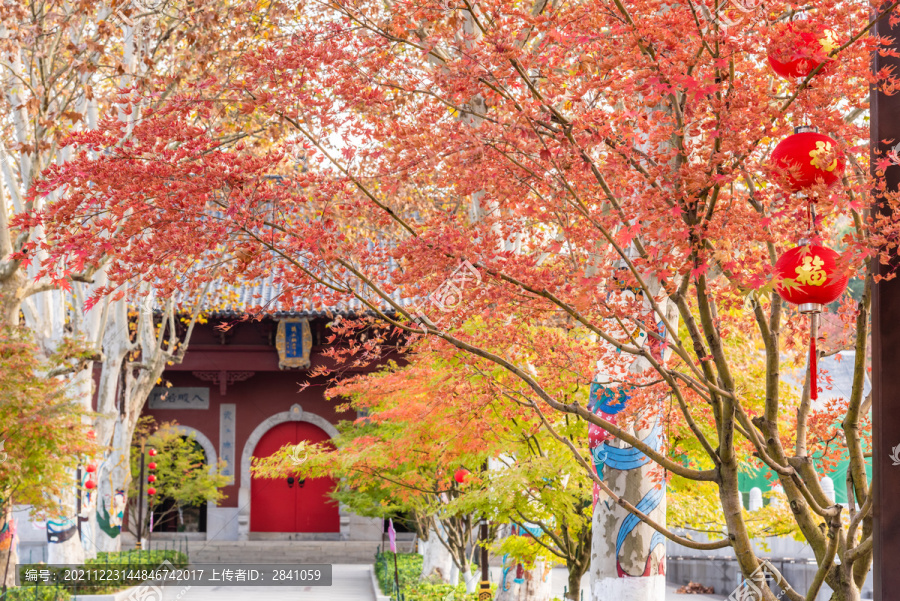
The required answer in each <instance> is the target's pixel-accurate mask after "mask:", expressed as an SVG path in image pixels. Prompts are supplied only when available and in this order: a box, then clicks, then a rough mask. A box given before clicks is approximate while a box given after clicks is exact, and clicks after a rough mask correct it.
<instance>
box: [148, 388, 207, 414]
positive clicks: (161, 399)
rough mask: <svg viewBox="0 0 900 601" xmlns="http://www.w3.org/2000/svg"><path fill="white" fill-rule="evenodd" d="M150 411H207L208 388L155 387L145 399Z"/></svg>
mask: <svg viewBox="0 0 900 601" xmlns="http://www.w3.org/2000/svg"><path fill="white" fill-rule="evenodd" d="M147 405H148V407H149V408H150V409H209V388H205V387H198V388H178V387H173V388H166V387H164V386H157V387H156V388H154V389H153V390H152V391H150V397H149V398H148V399H147Z"/></svg>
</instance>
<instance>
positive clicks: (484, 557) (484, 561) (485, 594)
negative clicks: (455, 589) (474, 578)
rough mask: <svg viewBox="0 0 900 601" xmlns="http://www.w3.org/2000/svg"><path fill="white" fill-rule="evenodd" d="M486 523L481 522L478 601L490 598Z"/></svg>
mask: <svg viewBox="0 0 900 601" xmlns="http://www.w3.org/2000/svg"><path fill="white" fill-rule="evenodd" d="M487 542H488V523H487V519H486V518H484V519H482V520H481V543H482V546H481V587H480V590H479V591H478V601H490V600H491V597H492V596H493V595H491V578H490V575H489V574H488V550H487Z"/></svg>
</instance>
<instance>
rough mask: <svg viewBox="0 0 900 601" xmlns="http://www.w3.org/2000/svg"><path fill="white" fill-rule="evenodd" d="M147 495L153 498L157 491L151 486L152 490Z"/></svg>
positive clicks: (149, 489)
mask: <svg viewBox="0 0 900 601" xmlns="http://www.w3.org/2000/svg"><path fill="white" fill-rule="evenodd" d="M147 494H148V495H150V496H151V497H152V496H153V495H155V494H156V489H155V488H153V487H152V486H151V487H150V488H148V489H147Z"/></svg>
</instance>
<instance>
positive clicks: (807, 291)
mask: <svg viewBox="0 0 900 601" xmlns="http://www.w3.org/2000/svg"><path fill="white" fill-rule="evenodd" d="M840 258H841V255H840V254H838V253H837V252H835V251H833V250H831V249H830V248H825V247H824V246H818V245H815V244H813V245H800V246H797V247H796V248H792V249H791V250H789V251H787V252H786V253H784V254H783V255H781V257H779V259H778V261H777V262H776V263H775V289H776V290H777V291H778V295H779V296H780V297H781V298H783V299H784V300H786V301H787V302H789V303H792V304H795V305H799V309H800V312H801V313H808V314H810V315H811V316H813V315H815V314H816V313H821V311H822V305H827V304H828V303H833V302H834V301H836V300H837V299H839V298H840V297H841V295H842V294H843V293H844V290H845V289H846V288H847V282H848V281H849V279H850V278H849V276H848V274H847V273H846V271H844V270H842V269H839V268H838V262H839V261H840ZM810 319H811V320H812V319H813V317H811V318H810ZM817 361H818V354H817V352H816V339H815V337H813V336H810V339H809V376H810V378H809V382H810V386H809V396H810V398H811V399H813V400H815V399H817V398H818V397H819V385H818V383H817V380H818V374H819V368H818V365H817Z"/></svg>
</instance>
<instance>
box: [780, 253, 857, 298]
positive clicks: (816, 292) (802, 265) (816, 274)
mask: <svg viewBox="0 0 900 601" xmlns="http://www.w3.org/2000/svg"><path fill="white" fill-rule="evenodd" d="M840 258H841V255H840V254H838V253H837V252H835V251H833V250H831V249H830V248H825V247H824V246H818V245H804V246H797V247H795V248H792V249H791V250H789V251H787V252H786V253H784V254H783V255H781V257H780V258H779V259H778V262H777V263H775V277H776V280H775V288H776V290H777V291H778V295H779V296H780V297H781V298H783V299H784V300H786V301H787V302H789V303H792V304H794V305H800V312H801V313H820V312H821V311H822V305H827V304H828V303H833V302H834V301H836V300H837V299H838V298H840V296H841V294H843V293H844V290H845V289H846V288H847V282H848V281H849V277H848V275H847V273H846V272H845V271H843V270H840V269H838V266H837V263H838V261H839V260H840Z"/></svg>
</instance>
